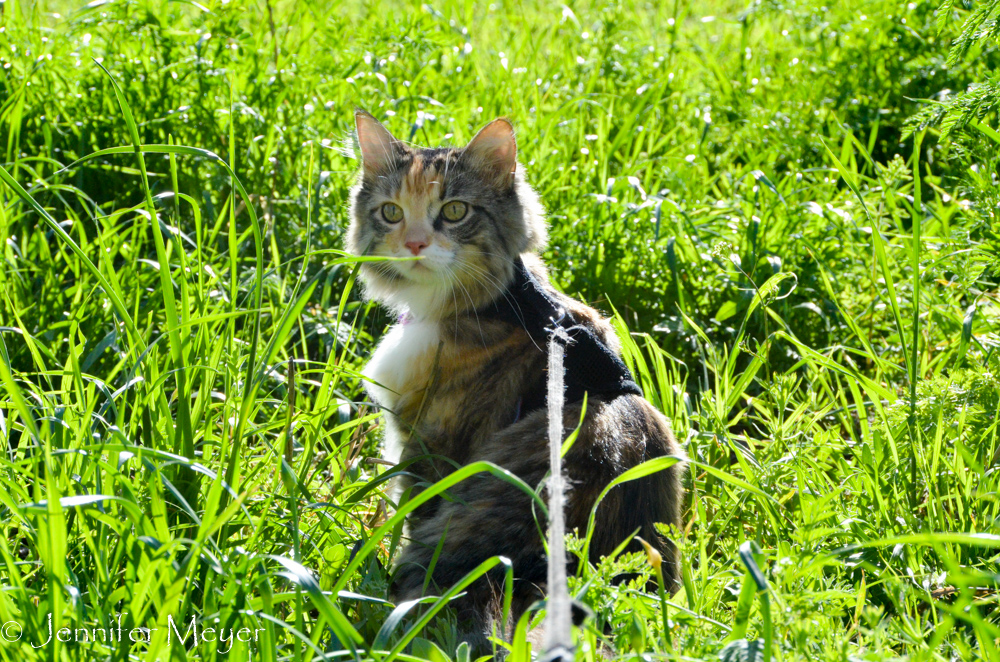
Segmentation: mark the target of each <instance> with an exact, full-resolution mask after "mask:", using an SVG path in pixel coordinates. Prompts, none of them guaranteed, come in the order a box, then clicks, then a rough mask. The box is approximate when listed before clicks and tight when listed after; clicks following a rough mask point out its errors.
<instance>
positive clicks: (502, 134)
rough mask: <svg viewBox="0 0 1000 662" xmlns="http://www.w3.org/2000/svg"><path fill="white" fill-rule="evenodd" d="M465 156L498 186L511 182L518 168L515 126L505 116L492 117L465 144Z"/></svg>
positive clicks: (507, 184) (508, 184)
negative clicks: (492, 118) (493, 118)
mask: <svg viewBox="0 0 1000 662" xmlns="http://www.w3.org/2000/svg"><path fill="white" fill-rule="evenodd" d="M463 158H464V159H465V160H467V161H468V163H469V164H470V165H472V166H473V167H474V168H476V169H478V170H479V171H480V172H481V173H483V174H484V175H486V176H487V177H489V178H490V179H492V180H493V181H494V182H495V183H496V184H497V185H500V186H510V185H512V184H513V183H514V171H515V170H516V169H517V141H516V140H515V139H514V125H513V124H511V123H510V121H509V120H507V119H504V118H502V117H501V118H499V119H495V120H493V121H492V122H490V123H489V124H487V125H486V126H484V127H483V128H482V129H480V130H479V133H477V134H476V137H475V138H473V139H472V140H471V141H469V144H468V145H466V146H465V151H464V154H463Z"/></svg>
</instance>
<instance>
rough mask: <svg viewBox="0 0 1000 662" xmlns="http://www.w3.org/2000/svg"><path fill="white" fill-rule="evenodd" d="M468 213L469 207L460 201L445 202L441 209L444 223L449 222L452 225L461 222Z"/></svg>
mask: <svg viewBox="0 0 1000 662" xmlns="http://www.w3.org/2000/svg"><path fill="white" fill-rule="evenodd" d="M468 212H469V206H468V205H467V204H465V203H464V202H462V201H461V200H452V201H451V202H446V203H444V207H442V208H441V215H442V216H444V219H445V220H446V221H451V222H452V223H455V222H456V221H461V220H462V219H463V218H465V215H466V214H467V213H468Z"/></svg>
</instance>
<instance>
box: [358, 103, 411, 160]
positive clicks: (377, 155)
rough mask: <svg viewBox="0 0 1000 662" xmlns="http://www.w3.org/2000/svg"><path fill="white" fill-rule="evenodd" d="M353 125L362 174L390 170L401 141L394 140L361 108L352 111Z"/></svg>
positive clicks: (397, 156)
mask: <svg viewBox="0 0 1000 662" xmlns="http://www.w3.org/2000/svg"><path fill="white" fill-rule="evenodd" d="M354 126H355V128H356V129H357V131H358V145H359V146H360V147H361V167H362V169H363V171H364V176H365V177H369V176H375V175H380V174H385V173H387V172H389V171H390V170H392V168H393V166H394V165H395V164H396V162H397V161H398V160H399V156H400V154H401V152H402V151H403V143H401V142H399V141H398V140H396V139H395V138H394V137H393V136H392V134H391V133H389V130H388V129H386V128H385V127H384V126H382V125H381V124H380V123H379V121H378V120H377V119H375V118H374V117H372V116H371V115H370V114H369V113H367V112H365V111H363V110H357V111H355V112H354Z"/></svg>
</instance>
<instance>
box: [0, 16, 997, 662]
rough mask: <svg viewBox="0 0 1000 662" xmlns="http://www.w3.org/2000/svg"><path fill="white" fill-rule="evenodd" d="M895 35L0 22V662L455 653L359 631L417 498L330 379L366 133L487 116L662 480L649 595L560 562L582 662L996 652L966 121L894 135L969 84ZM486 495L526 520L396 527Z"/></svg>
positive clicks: (990, 391)
mask: <svg viewBox="0 0 1000 662" xmlns="http://www.w3.org/2000/svg"><path fill="white" fill-rule="evenodd" d="M935 9H936V5H933V4H926V3H914V4H907V3H900V4H898V5H897V4H895V3H892V2H881V1H880V2H870V3H869V2H848V3H842V4H840V5H837V6H835V7H832V6H831V7H826V8H823V7H821V5H820V4H819V3H811V2H810V3H804V4H795V5H789V6H778V5H774V4H772V3H761V4H756V3H755V4H751V5H750V6H749V8H747V7H745V6H744V5H734V4H733V3H722V2H715V3H710V4H709V5H707V6H706V5H698V4H692V3H687V2H676V3H674V2H668V3H649V4H642V3H620V4H616V3H609V4H607V5H593V4H590V3H582V4H581V3H571V4H570V5H568V6H566V7H560V6H549V5H548V4H545V3H537V4H535V3H526V4H517V5H506V4H504V3H500V2H497V3H494V4H493V5H477V4H474V3H459V2H445V3H439V4H434V5H429V6H418V5H405V6H404V5H399V4H388V3H386V4H383V3H378V4H366V5H360V4H351V3H348V4H345V5H338V4H331V5H321V4H319V3H278V4H263V5H261V6H257V5H255V4H252V3H246V2H242V1H236V2H228V3H221V2H220V3H207V4H205V5H198V4H187V3H146V4H142V3H138V2H116V3H104V4H101V3H91V4H90V5H87V6H86V7H80V8H76V7H72V6H68V5H65V3H53V4H52V5H34V4H21V3H18V2H14V1H13V0H8V2H7V3H5V4H0V26H2V28H3V30H2V31H0V67H3V68H4V69H3V70H4V72H5V74H4V76H5V77H4V78H3V79H2V83H0V127H2V130H0V139H2V140H0V149H2V150H3V157H2V163H0V165H2V167H3V170H2V171H0V178H2V180H3V183H2V184H0V243H2V251H3V266H2V268H0V393H2V396H0V439H2V440H4V441H5V442H6V449H7V452H6V454H5V456H4V458H3V459H2V460H0V513H2V518H3V522H4V527H5V531H6V534H5V535H4V536H0V555H2V556H3V561H4V566H3V571H2V577H3V588H4V590H3V591H0V635H2V637H3V640H4V642H5V643H3V644H0V655H2V656H3V657H4V658H6V659H12V660H34V659H39V660H41V659H48V660H57V659H66V660H82V659H102V660H103V659H124V655H125V653H126V650H128V651H130V653H131V655H132V656H134V658H135V659H147V660H154V659H157V658H159V659H166V657H167V656H171V655H172V656H173V657H171V659H192V660H193V659H200V660H215V659H234V660H243V659H248V658H249V659H253V660H266V661H276V660H296V661H299V660H309V659H324V657H327V658H329V659H343V658H348V659H366V660H368V659H371V660H379V661H382V660H390V659H406V658H407V657H408V656H410V657H419V658H423V659H444V658H445V657H447V658H451V659H455V660H460V659H463V658H465V657H467V656H468V651H467V649H466V648H463V647H460V646H458V645H457V642H456V640H455V636H456V635H455V628H454V627H453V625H454V623H453V619H452V618H451V617H450V616H449V615H448V614H447V610H446V606H447V596H446V597H445V598H441V597H439V596H432V597H429V598H427V599H425V600H424V601H422V602H421V603H420V604H410V605H399V606H397V605H391V604H389V603H387V602H386V600H385V598H386V587H387V585H388V570H387V568H389V567H390V564H391V559H392V558H393V556H394V554H395V553H396V551H397V550H398V549H399V546H400V544H401V540H400V536H401V533H402V528H401V523H402V520H403V517H404V516H405V514H406V512H409V511H410V510H412V509H413V508H415V507H417V506H418V505H419V502H418V501H410V502H409V503H408V504H406V505H405V506H404V507H402V508H400V509H399V510H398V511H395V510H394V509H392V508H391V507H388V504H387V501H386V490H385V488H386V486H387V480H388V478H389V473H388V471H387V467H385V466H384V465H383V464H380V463H379V462H378V461H373V458H378V455H379V451H378V447H377V441H378V438H379V425H380V416H379V414H378V412H377V411H376V410H375V409H374V408H373V407H372V406H370V405H369V404H368V403H366V402H365V400H364V395H363V391H362V389H361V388H360V378H359V375H358V370H359V368H360V366H361V365H363V362H364V357H365V356H366V355H367V354H368V353H369V352H370V350H371V348H372V346H373V344H374V342H375V341H376V340H377V339H378V337H379V336H380V334H381V333H382V332H383V330H384V329H385V327H386V325H387V324H388V323H389V322H390V321H391V320H390V319H389V318H388V316H387V315H386V314H385V313H384V312H383V311H380V310H379V309H378V308H377V307H375V306H373V305H371V304H368V303H365V302H363V301H362V300H361V299H360V296H359V291H358V290H359V288H358V286H357V283H356V281H355V278H356V273H357V262H358V261H357V259H356V258H353V257H351V256H349V255H346V254H345V253H343V252H342V250H341V249H342V241H341V239H342V234H343V231H344V228H345V227H346V222H347V218H346V213H347V212H346V191H347V187H348V186H349V185H350V183H351V180H352V177H353V172H354V169H355V167H356V162H355V161H354V160H353V157H352V155H351V154H350V151H351V149H350V144H351V143H350V139H349V130H350V123H351V117H352V110H353V108H354V107H355V106H362V107H364V108H366V109H368V110H370V111H372V112H373V113H375V114H376V115H377V116H379V117H380V118H382V119H385V120H386V122H387V123H388V125H389V126H390V128H391V129H392V130H393V131H394V132H395V133H396V134H397V135H400V136H403V137H408V138H410V139H411V140H413V141H414V142H418V143H421V144H430V145H439V144H445V143H453V144H455V143H461V142H462V141H464V140H467V139H468V138H470V137H471V136H472V135H473V132H474V131H475V130H476V129H477V128H478V127H479V126H481V125H482V124H483V123H485V122H486V121H488V120H489V119H492V118H493V117H495V116H498V115H504V116H508V117H511V118H512V119H513V120H514V122H515V123H516V126H517V129H518V145H519V157H520V159H521V162H522V163H523V164H524V166H525V169H526V171H527V176H528V178H529V180H530V181H531V182H532V183H533V184H534V185H535V186H536V188H537V189H538V190H539V192H540V193H541V194H542V198H543V201H544V202H545V205H546V207H547V209H548V212H549V217H550V219H551V224H552V231H551V242H550V247H549V248H548V249H547V251H546V255H545V257H546V258H547V261H548V262H549V264H550V265H551V267H552V272H553V278H554V280H555V282H556V283H557V284H558V285H559V286H560V287H562V288H563V289H564V290H565V291H567V292H569V293H571V294H574V295H576V296H579V297H580V298H582V299H584V300H587V301H590V302H592V303H594V304H595V305H597V306H598V307H600V308H602V309H603V310H604V311H606V312H608V313H609V314H612V313H614V314H615V315H616V316H615V320H614V321H615V324H616V328H617V330H618V332H619V335H620V336H621V338H622V341H623V345H624V353H625V357H626V360H627V362H628V363H629V364H630V366H631V367H632V369H633V371H634V372H635V374H636V375H637V377H638V379H639V381H640V383H641V385H642V387H643V389H644V391H645V393H646V394H647V397H648V398H649V399H650V401H651V402H653V403H654V404H655V405H656V406H657V407H659V408H660V409H661V410H662V411H663V412H664V413H665V414H666V415H667V416H668V418H670V420H671V421H672V422H673V425H674V428H675V430H676V432H677V435H678V437H679V439H681V440H682V441H683V442H684V444H685V447H686V449H687V452H688V454H689V456H690V457H691V459H692V465H691V472H690V480H689V482H688V499H689V500H688V502H687V504H686V510H685V517H684V522H685V527H684V530H683V531H669V532H666V533H667V534H668V535H671V536H672V537H673V538H674V539H675V540H677V541H678V544H679V545H680V547H681V549H682V550H683V561H682V569H681V570H682V572H681V575H682V586H681V588H680V590H679V591H678V592H677V593H676V594H674V595H673V596H671V597H669V598H667V600H666V607H664V603H663V602H662V601H661V596H660V595H657V594H656V593H649V592H646V590H645V589H646V586H647V584H646V578H648V577H649V576H651V575H650V573H651V572H652V568H651V566H650V560H649V559H648V558H647V557H646V556H645V555H624V556H622V557H619V558H617V559H608V560H605V561H604V562H602V563H601V564H600V565H598V566H597V567H593V566H589V565H588V564H585V563H584V564H580V570H579V573H578V575H577V576H576V577H573V578H571V581H570V590H571V594H572V595H574V596H575V597H576V598H577V599H578V600H579V601H580V602H581V603H583V604H584V605H586V607H587V609H588V610H589V612H590V613H591V616H590V618H589V619H588V620H587V621H586V622H585V624H584V626H583V627H582V628H580V629H579V630H578V632H577V633H578V636H579V640H580V646H579V649H578V654H579V656H580V658H581V659H597V658H598V657H599V656H600V655H601V654H602V651H604V652H607V651H609V650H613V651H615V653H614V654H616V655H621V656H627V655H632V654H633V653H642V652H648V653H651V654H654V655H656V656H660V657H666V658H671V659H682V658H683V659H700V658H714V657H716V656H718V655H720V654H721V655H723V657H726V656H729V657H726V659H750V658H751V656H752V652H753V651H758V654H762V652H763V650H764V649H765V648H769V649H770V650H771V651H772V653H773V655H774V656H775V657H777V658H780V659H795V660H798V659H802V660H807V659H808V660H817V659H818V660H833V659H838V660H839V659H846V658H848V657H853V658H857V659H890V658H893V659H894V658H899V657H904V656H906V657H909V658H910V659H915V660H924V659H926V660H931V659H935V660H936V659H956V658H958V659H969V658H972V657H982V658H986V659H996V658H997V656H998V651H997V647H998V644H997V641H998V640H1000V621H998V616H997V609H996V601H997V596H998V594H997V591H996V585H997V577H998V576H1000V567H998V558H1000V556H998V555H1000V530H998V525H997V521H998V519H997V518H998V517H1000V502H998V499H997V493H998V485H997V482H998V481H997V473H996V468H995V465H996V461H997V458H998V453H1000V439H998V430H997V425H998V424H997V421H998V419H1000V377H998V374H1000V359H998V355H997V350H996V348H997V346H998V345H1000V340H998V336H997V332H996V325H997V321H998V317H1000V313H998V307H997V302H998V293H997V292H998V291H997V284H996V277H997V273H998V270H997V268H996V262H995V259H996V258H995V251H996V247H997V246H1000V243H998V240H997V236H996V232H995V219H996V211H995V208H994V207H995V204H996V200H995V190H996V173H997V162H998V160H997V154H998V146H997V138H996V136H997V134H996V131H995V129H994V128H993V127H995V126H996V117H994V116H989V115H988V116H986V117H984V118H982V122H981V123H978V122H977V126H979V127H981V128H979V129H976V128H975V127H970V131H971V133H969V134H962V135H958V134H956V135H953V136H952V138H951V139H950V140H949V141H947V142H940V141H939V140H938V134H937V133H936V132H935V131H934V130H933V129H932V130H929V131H927V132H924V133H917V134H916V135H915V136H914V137H913V138H909V139H907V140H906V141H904V142H902V143H901V142H900V136H901V135H902V133H903V121H904V119H905V118H906V117H908V116H909V115H911V114H913V113H914V112H915V111H916V110H917V108H918V107H919V104H918V102H917V101H915V99H921V98H927V97H932V96H934V95H936V94H937V93H938V92H939V91H940V90H941V89H944V88H946V87H948V88H951V89H963V88H964V87H965V86H966V85H967V84H968V82H970V81H972V80H982V79H985V78H984V76H985V74H986V72H988V71H989V70H990V69H991V68H995V67H996V66H997V64H998V63H997V54H996V52H995V51H994V50H991V49H990V48H983V49H982V52H979V53H977V54H976V57H975V58H972V59H970V60H968V61H966V62H965V63H959V64H958V65H957V66H954V67H943V66H941V65H942V63H943V62H945V60H946V59H947V50H948V37H950V33H949V32H947V29H949V28H947V26H946V31H945V32H944V33H943V34H941V35H938V33H937V32H936V27H935V26H934V10H935ZM862 17H863V18H862ZM903 19H905V22H902V21H903ZM515 20H516V22H517V23H516V25H517V28H516V29H515V28H513V27H512V25H514V23H513V22H514V21H515ZM914 35H916V36H914ZM915 140H922V141H923V142H922V145H923V149H919V150H914V141H915ZM897 154H898V156H897ZM973 166H974V167H973ZM664 466H665V465H664ZM658 467H659V465H657V466H650V467H647V468H646V469H645V470H653V469H656V468H658ZM660 468H662V467H660ZM484 472H488V473H491V474H492V475H493V476H494V477H495V478H496V479H498V480H507V481H510V482H513V483H515V484H518V485H519V487H521V488H522V489H524V490H525V491H526V492H529V493H533V489H534V488H535V487H536V486H533V485H524V484H519V483H518V481H517V479H516V478H515V477H513V476H511V475H509V474H506V473H505V472H503V471H502V469H501V468H497V467H494V466H492V465H487V464H485V463H480V464H475V465H470V466H468V467H464V468H463V469H462V470H460V471H458V472H456V473H455V474H453V475H452V476H450V477H449V478H448V479H446V480H445V481H442V482H440V483H438V484H437V485H435V486H434V487H433V488H430V489H428V490H427V491H425V492H423V493H422V495H421V497H420V498H421V499H423V498H429V497H430V495H432V494H435V493H438V492H440V491H443V490H445V489H447V487H448V486H449V485H452V484H454V483H455V482H457V481H459V480H463V479H465V478H466V477H468V476H470V475H473V474H477V473H484ZM538 511H539V513H543V512H544V504H542V503H539V507H538ZM581 533H585V532H581ZM569 547H570V551H571V553H576V554H579V555H584V550H585V548H586V540H585V539H584V540H579V539H577V540H573V541H570V545H569ZM504 567H505V566H504V561H502V560H499V559H493V560H490V561H488V562H486V563H485V564H483V565H482V566H480V568H478V569H477V570H476V571H474V572H473V573H472V574H471V575H470V576H469V577H468V580H470V581H471V580H473V579H474V578H476V577H478V576H481V575H482V574H484V573H486V572H487V571H490V570H491V569H492V572H493V573H496V572H500V573H501V574H503V570H501V568H504ZM625 572H638V573H642V574H643V577H640V578H639V579H636V580H634V581H631V582H624V583H622V582H619V581H615V580H614V578H615V576H617V575H621V574H622V573H625ZM491 574H492V573H491ZM451 588H452V590H451V592H450V594H451V595H453V594H454V593H457V592H458V591H460V590H461V586H456V587H451ZM50 614H51V617H50ZM50 618H51V628H52V632H54V633H58V631H59V629H60V628H64V627H65V628H70V630H69V632H70V634H68V635H66V636H64V637H61V639H62V640H60V637H59V636H53V637H52V640H51V641H48V640H49V634H50V629H49V628H50ZM528 618H530V617H526V618H525V619H524V621H523V622H522V623H521V624H520V627H519V629H518V630H517V631H516V632H515V634H514V637H513V641H512V643H501V642H498V643H497V646H498V649H499V648H502V647H509V648H511V649H512V652H511V656H510V659H514V660H522V659H527V657H526V655H527V653H526V652H525V651H526V649H525V643H524V635H525V629H526V627H527V624H528ZM8 624H14V625H16V628H15V627H13V626H10V625H8ZM119 628H120V630H119ZM135 628H149V629H150V632H148V633H145V632H139V631H136V632H133V629H135ZM241 628H246V631H245V632H244V634H242V635H241V634H239V633H240V632H241ZM85 630H86V631H85ZM119 631H120V632H121V633H123V635H119V634H118V633H119ZM16 632H19V633H20V634H19V638H16V640H15V637H14V634H15V633H16ZM130 632H133V637H134V638H137V639H141V640H142V641H138V642H133V641H130V640H129V633H130ZM8 637H9V638H8ZM747 640H749V643H748V641H747ZM757 640H759V641H757ZM46 642H48V643H46ZM755 642H756V643H755ZM32 644H34V645H35V646H37V648H36V647H33V646H32ZM757 659H763V658H757Z"/></svg>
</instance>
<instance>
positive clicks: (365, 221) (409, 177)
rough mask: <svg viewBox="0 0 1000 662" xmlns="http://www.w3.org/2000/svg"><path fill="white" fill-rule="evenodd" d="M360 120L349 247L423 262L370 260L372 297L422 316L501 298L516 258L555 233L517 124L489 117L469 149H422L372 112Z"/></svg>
mask: <svg viewBox="0 0 1000 662" xmlns="http://www.w3.org/2000/svg"><path fill="white" fill-rule="evenodd" d="M354 119H355V125H356V127H357V135H358V144H359V146H360V147H361V162H362V169H361V174H360V176H359V178H358V182H357V184H356V185H355V186H354V188H353V189H351V225H350V228H349V230H348V233H347V249H348V250H349V251H350V252H352V253H354V254H355V255H370V256H380V257H396V258H413V257H419V258H420V259H419V260H414V259H410V260H406V261H384V262H383V261H379V262H366V263H363V264H362V267H361V275H362V279H363V280H364V283H365V289H366V293H367V295H368V296H370V297H371V298H374V299H377V300H379V301H381V302H382V303H385V304H386V305H388V306H390V307H391V308H393V309H394V310H396V311H397V312H404V311H408V312H409V313H410V314H412V315H414V316H415V317H418V318H422V319H435V318H440V317H443V316H445V315H449V314H453V313H456V312H461V311H466V310H471V309H475V308H479V307H481V306H483V305H485V304H487V303H489V302H490V301H492V300H494V299H495V298H496V297H497V296H498V295H499V294H500V293H501V292H502V290H503V289H504V288H505V287H506V285H507V284H508V283H509V282H510V280H511V278H512V276H513V263H514V260H515V259H516V258H517V257H518V256H519V255H520V254H522V253H525V252H528V251H535V250H538V249H540V248H541V247H542V246H543V245H544V244H545V238H546V237H545V221H544V213H543V210H542V206H541V204H540V203H539V201H538V196H537V195H536V194H535V192H534V191H533V190H532V189H531V187H530V186H528V184H527V183H526V182H525V181H524V175H523V173H522V168H521V166H520V165H519V164H518V163H517V144H516V142H515V140H514V128H513V126H511V123H510V122H508V121H507V120H505V119H497V120H494V121H492V122H490V123H489V124H487V125H486V126H485V127H484V128H483V129H482V130H480V131H479V133H477V134H476V136H475V137H474V138H473V139H472V140H471V141H470V142H469V144H468V145H466V146H465V147H455V148H452V147H446V148H437V149H421V148H419V147H413V146H410V145H407V144H405V143H403V142H402V141H400V140H397V139H396V138H394V137H393V136H392V134H390V133H389V131H388V130H386V128H385V127H384V126H382V125H381V124H379V122H378V121H377V120H376V119H375V118H374V117H372V116H371V115H369V114H368V113H366V112H363V111H358V112H357V113H356V114H355V117H354Z"/></svg>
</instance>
